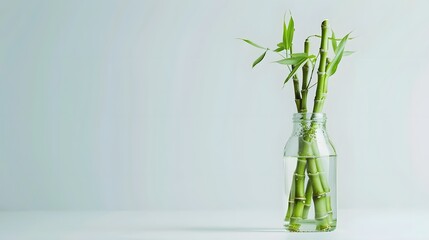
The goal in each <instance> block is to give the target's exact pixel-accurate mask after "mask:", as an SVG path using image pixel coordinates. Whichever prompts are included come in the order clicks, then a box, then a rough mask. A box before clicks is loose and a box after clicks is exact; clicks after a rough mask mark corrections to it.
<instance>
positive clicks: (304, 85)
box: [300, 38, 310, 113]
mask: <svg viewBox="0 0 429 240" xmlns="http://www.w3.org/2000/svg"><path fill="white" fill-rule="evenodd" d="M304 53H306V54H310V41H309V40H308V38H307V39H305V42H304ZM309 72H310V62H309V61H307V63H306V64H305V65H304V66H303V67H302V86H301V96H302V97H301V98H302V99H301V108H300V112H302V113H305V112H307V95H308V80H309V77H310V75H309Z"/></svg>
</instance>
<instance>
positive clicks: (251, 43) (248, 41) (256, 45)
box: [238, 38, 267, 49]
mask: <svg viewBox="0 0 429 240" xmlns="http://www.w3.org/2000/svg"><path fill="white" fill-rule="evenodd" d="M238 39H240V40H243V41H245V42H246V43H248V44H250V45H252V46H254V47H257V48H261V49H267V48H264V47H261V46H259V45H258V44H256V43H254V42H252V41H250V40H248V39H244V38H238Z"/></svg>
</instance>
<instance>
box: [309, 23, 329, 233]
mask: <svg viewBox="0 0 429 240" xmlns="http://www.w3.org/2000/svg"><path fill="white" fill-rule="evenodd" d="M321 28H322V36H321V42H320V49H319V55H320V61H319V68H318V71H317V89H316V96H315V97H314V106H313V113H320V112H322V110H323V104H324V102H325V98H326V90H327V77H326V66H327V54H328V20H324V21H323V22H322V26H321ZM316 128H317V123H316V122H312V124H311V128H310V131H312V130H313V131H315V130H316ZM314 156H316V158H312V159H311V160H310V159H309V160H308V167H307V171H308V175H309V177H310V179H311V182H312V187H313V201H314V207H315V215H316V217H315V218H316V220H318V226H317V229H318V230H322V231H323V230H328V229H329V228H330V227H331V226H330V220H329V217H328V216H329V214H328V207H327V206H328V204H327V202H328V200H327V199H326V195H327V191H326V190H328V185H327V182H326V178H324V176H323V175H322V176H321V170H322V169H321V164H320V163H319V162H320V160H319V159H317V156H319V153H318V152H314ZM322 172H323V171H322ZM325 189H326V190H325ZM329 207H330V206H329Z"/></svg>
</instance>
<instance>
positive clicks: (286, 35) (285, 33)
mask: <svg viewBox="0 0 429 240" xmlns="http://www.w3.org/2000/svg"><path fill="white" fill-rule="evenodd" d="M288 39H289V37H288V31H287V27H286V22H285V21H284V20H283V47H284V48H285V49H286V50H288V49H289V45H288Z"/></svg>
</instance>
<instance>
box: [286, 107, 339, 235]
mask: <svg viewBox="0 0 429 240" xmlns="http://www.w3.org/2000/svg"><path fill="white" fill-rule="evenodd" d="M336 156H337V154H336V151H335V148H334V146H333V144H332V142H331V140H330V139H329V136H328V133H327V131H326V115H325V114H324V113H296V114H294V116H293V133H292V136H291V137H290V138H289V140H288V141H287V143H286V146H285V149H284V167H285V168H284V172H285V175H284V176H285V180H284V181H285V194H286V211H285V219H284V221H285V227H286V229H287V230H288V231H292V232H326V231H333V230H334V229H335V227H336V223H337V192H336V187H337V183H336V169H337V167H336V161H337V157H336Z"/></svg>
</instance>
